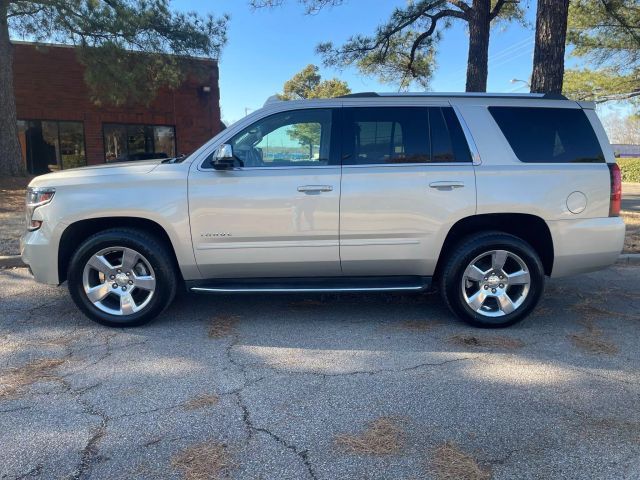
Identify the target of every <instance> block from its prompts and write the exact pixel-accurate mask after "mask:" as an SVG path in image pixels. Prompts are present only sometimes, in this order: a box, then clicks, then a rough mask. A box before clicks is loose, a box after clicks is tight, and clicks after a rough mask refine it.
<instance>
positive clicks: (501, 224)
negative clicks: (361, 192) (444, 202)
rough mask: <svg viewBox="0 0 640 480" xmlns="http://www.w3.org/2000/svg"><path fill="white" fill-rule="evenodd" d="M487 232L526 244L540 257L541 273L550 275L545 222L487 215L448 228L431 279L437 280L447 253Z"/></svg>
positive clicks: (531, 217) (549, 240)
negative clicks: (435, 278)
mask: <svg viewBox="0 0 640 480" xmlns="http://www.w3.org/2000/svg"><path fill="white" fill-rule="evenodd" d="M487 230H496V231H500V232H505V233H509V234H511V235H515V236H516V237H519V238H521V239H522V240H524V241H526V242H527V243H529V244H530V245H531V246H532V247H533V248H534V249H535V251H536V253H537V254H538V255H539V256H540V260H541V261H542V266H543V267H544V273H545V274H546V275H551V270H552V268H553V239H552V238H551V232H550V231H549V227H548V226H547V223H546V222H545V221H544V220H543V219H542V218H540V217H537V216H535V215H529V214H526V213H491V214H483V215H474V216H472V217H466V218H463V219H462V220H459V221H458V222H457V223H455V224H454V225H453V227H451V229H450V230H449V233H448V234H447V238H446V239H445V241H444V244H443V245H442V250H441V251H440V257H439V258H438V263H437V265H436V270H435V273H434V277H438V275H439V273H440V270H441V269H442V268H443V267H444V263H445V261H446V258H447V256H448V254H449V252H451V250H452V249H453V248H455V246H456V245H457V244H458V243H459V242H460V241H461V240H462V239H463V238H464V237H467V236H469V235H472V234H474V233H479V232H483V231H487Z"/></svg>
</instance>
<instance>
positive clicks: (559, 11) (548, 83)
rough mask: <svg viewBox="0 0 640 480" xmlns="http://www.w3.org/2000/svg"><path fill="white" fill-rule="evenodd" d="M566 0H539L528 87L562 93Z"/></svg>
mask: <svg viewBox="0 0 640 480" xmlns="http://www.w3.org/2000/svg"><path fill="white" fill-rule="evenodd" d="M568 15H569V0H538V13H537V17H536V47H535V50H534V53H533V76H532V77H531V91H532V92H536V93H562V79H563V77H564V48H565V41H566V37H567V17H568Z"/></svg>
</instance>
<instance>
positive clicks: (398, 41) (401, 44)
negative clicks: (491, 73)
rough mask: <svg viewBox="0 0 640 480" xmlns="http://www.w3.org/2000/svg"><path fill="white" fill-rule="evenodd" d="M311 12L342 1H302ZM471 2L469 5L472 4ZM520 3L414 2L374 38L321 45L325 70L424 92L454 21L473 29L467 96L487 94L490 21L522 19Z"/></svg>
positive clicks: (262, 1) (257, 2)
mask: <svg viewBox="0 0 640 480" xmlns="http://www.w3.org/2000/svg"><path fill="white" fill-rule="evenodd" d="M298 1H299V3H302V4H303V5H304V6H305V9H306V11H307V13H317V12H318V11H319V10H320V9H321V8H323V7H326V6H336V5H339V4H341V3H342V0H298ZM470 2H471V3H470ZM282 3H283V0H252V1H251V5H252V6H254V7H256V8H259V7H265V6H268V7H273V6H278V5H281V4H282ZM519 3H520V1H519V0H467V1H465V0H416V1H411V2H408V3H407V6H406V7H402V8H396V9H395V10H394V11H393V13H392V14H391V17H390V18H389V20H388V21H387V22H386V23H384V24H383V25H380V26H379V27H378V28H377V29H376V32H375V34H374V35H372V36H365V35H360V34H358V35H354V36H352V37H351V38H350V39H349V40H348V41H347V42H346V43H345V44H344V45H342V46H340V47H335V46H334V45H333V43H332V42H326V43H322V44H320V45H318V47H317V52H318V53H320V54H321V55H322V57H323V61H324V63H325V65H327V66H337V67H345V66H349V65H355V66H357V67H358V68H359V69H360V71H361V72H363V73H365V74H374V75H377V76H378V77H379V79H380V80H381V81H383V82H387V83H393V84H398V85H399V86H400V88H402V89H405V88H408V87H409V86H410V85H411V84H412V83H413V82H415V83H418V84H419V85H421V86H422V87H424V88H427V87H428V86H429V81H430V79H431V77H432V75H433V71H434V68H435V45H436V44H437V42H438V39H439V38H440V36H441V34H442V31H443V30H444V29H446V28H447V27H449V26H450V25H451V24H452V22H454V21H461V22H464V23H466V24H467V26H468V27H469V52H468V57H467V84H466V89H467V91H481V92H484V91H486V88H487V74H488V70H487V63H488V57H489V35H490V28H491V24H492V22H495V21H497V20H499V19H507V20H512V19H519V20H522V19H523V12H522V9H521V8H520V5H519Z"/></svg>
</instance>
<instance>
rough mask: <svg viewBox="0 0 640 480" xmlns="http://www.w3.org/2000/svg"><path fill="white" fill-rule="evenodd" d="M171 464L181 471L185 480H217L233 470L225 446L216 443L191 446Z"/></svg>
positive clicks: (174, 458) (175, 457)
mask: <svg viewBox="0 0 640 480" xmlns="http://www.w3.org/2000/svg"><path fill="white" fill-rule="evenodd" d="M171 464H172V465H173V466H174V467H175V468H179V469H180V470H182V472H183V477H184V478H185V480H218V479H222V478H226V477H228V476H229V472H230V470H231V469H232V468H233V462H232V460H231V458H230V457H229V454H228V453H227V447H226V445H223V444H221V443H217V442H204V443H199V444H196V445H192V446H190V447H188V448H186V449H185V450H183V451H182V452H180V453H178V454H177V455H176V456H174V457H173V459H172V461H171Z"/></svg>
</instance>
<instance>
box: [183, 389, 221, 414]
mask: <svg viewBox="0 0 640 480" xmlns="http://www.w3.org/2000/svg"><path fill="white" fill-rule="evenodd" d="M218 401H219V398H218V396H217V395H216V394H214V393H202V394H200V395H196V396H195V397H193V398H191V399H189V400H187V401H186V402H184V404H183V407H184V409H185V410H200V409H201V408H207V407H213V406H215V405H217V404H218Z"/></svg>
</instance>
